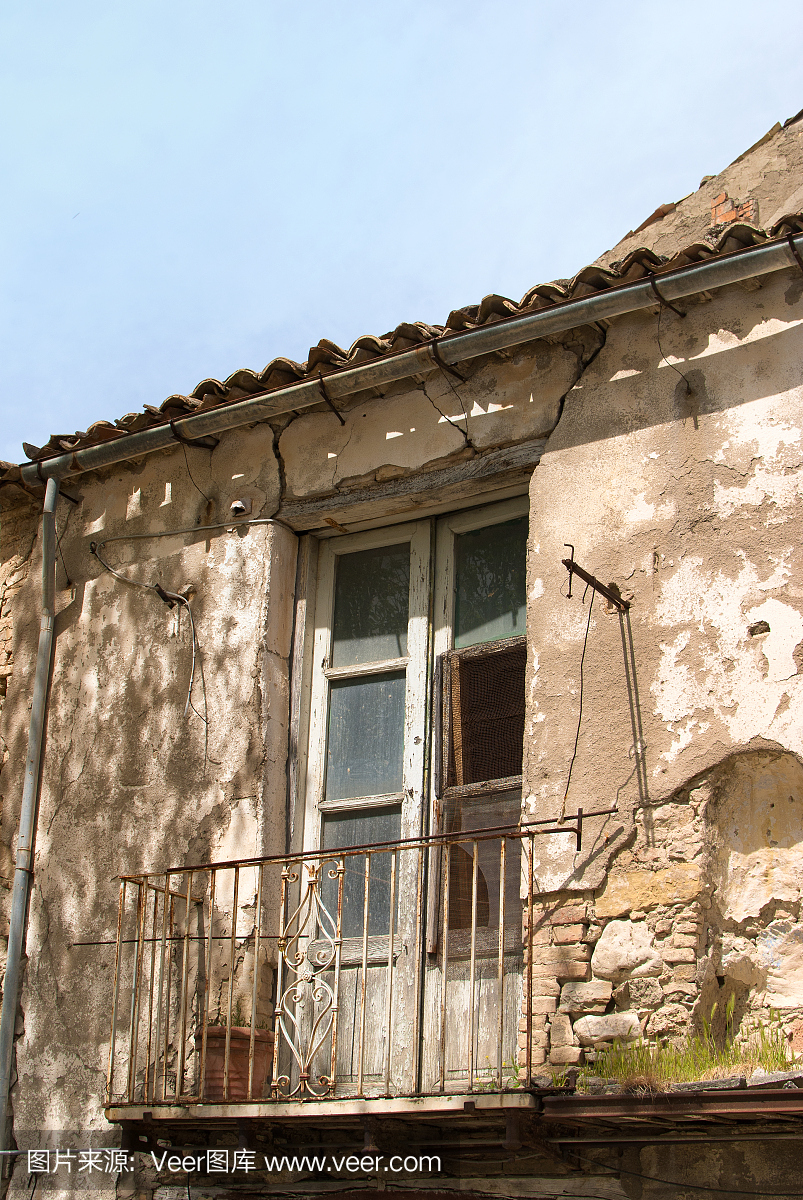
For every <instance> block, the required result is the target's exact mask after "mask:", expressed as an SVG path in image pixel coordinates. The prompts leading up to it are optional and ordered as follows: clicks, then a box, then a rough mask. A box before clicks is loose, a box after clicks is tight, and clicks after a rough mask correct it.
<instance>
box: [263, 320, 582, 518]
mask: <svg viewBox="0 0 803 1200" xmlns="http://www.w3.org/2000/svg"><path fill="white" fill-rule="evenodd" d="M597 342H598V338H597V337H596V336H595V335H594V334H592V333H590V332H589V331H587V336H586V337H584V338H581V337H580V336H575V338H573V339H570V338H567V339H566V342H565V344H563V343H559V342H556V343H555V344H554V345H548V344H547V343H546V342H538V343H534V344H533V345H531V346H528V347H525V348H523V349H519V350H517V351H515V352H510V353H505V354H504V355H494V356H489V357H488V358H486V359H484V360H477V362H474V363H471V362H469V363H465V364H461V367H460V373H461V374H462V375H464V376H465V380H464V381H461V380H460V379H458V378H457V377H455V376H453V375H450V374H449V373H448V372H447V371H433V372H430V373H429V374H428V375H427V376H426V377H423V376H422V377H419V378H418V380H417V381H416V382H415V383H413V384H412V385H409V384H408V385H405V386H404V387H401V386H397V387H395V388H392V389H391V390H390V392H389V394H387V395H384V396H381V397H379V398H376V397H373V398H366V396H365V395H363V396H357V397H354V398H353V399H352V401H351V403H350V404H349V405H345V404H344V405H343V406H342V415H343V418H344V421H345V424H343V425H341V424H340V422H339V421H338V419H337V417H336V416H335V414H334V413H331V412H313V413H308V414H304V415H302V416H300V417H298V418H296V419H295V420H294V421H293V422H292V423H291V424H290V425H288V426H287V428H286V429H285V430H284V431H283V433H282V434H281V437H280V439H279V449H280V452H281V456H282V460H283V464H284V470H285V474H286V480H287V492H286V494H287V496H289V497H299V498H300V497H311V496H317V495H326V494H330V493H332V492H333V491H336V490H338V489H339V488H340V487H344V486H349V485H350V486H353V485H354V484H355V483H369V482H373V481H374V480H376V481H380V482H381V481H383V480H387V479H394V478H400V477H402V476H404V475H408V474H411V473H414V472H418V471H426V470H428V469H432V468H433V467H437V466H440V465H443V464H445V463H448V462H451V461H456V460H459V459H460V458H462V457H471V456H472V455H473V454H475V453H481V452H482V451H484V450H487V449H489V448H491V447H495V446H503V445H509V444H512V443H516V442H520V441H525V440H530V439H534V438H538V437H544V436H545V435H547V434H548V433H549V432H550V431H551V430H552V429H553V428H554V425H555V422H556V421H557V419H558V415H559V412H560V406H561V401H562V398H563V396H564V394H565V393H566V392H567V391H568V389H569V388H571V387H572V385H573V384H574V382H575V380H576V379H577V378H578V375H579V374H580V373H581V371H582V363H583V360H584V358H586V357H587V356H589V355H590V354H592V353H593V352H594V350H595V349H596V345H597Z"/></svg>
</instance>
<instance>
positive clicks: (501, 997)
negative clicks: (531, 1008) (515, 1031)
mask: <svg viewBox="0 0 803 1200" xmlns="http://www.w3.org/2000/svg"><path fill="white" fill-rule="evenodd" d="M506 869H507V841H506V839H505V838H501V839H500V842H499V962H498V964H497V977H496V1008H497V1012H498V1014H499V1015H498V1018H497V1019H498V1021H499V1032H498V1035H497V1039H496V1084H497V1087H498V1088H499V1090H500V1091H501V1090H502V1067H503V1066H504V1057H503V1055H504V1033H505V888H506V884H507V880H506Z"/></svg>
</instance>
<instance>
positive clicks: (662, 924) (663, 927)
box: [655, 917, 672, 937]
mask: <svg viewBox="0 0 803 1200" xmlns="http://www.w3.org/2000/svg"><path fill="white" fill-rule="evenodd" d="M655 932H656V933H657V934H658V936H659V937H660V936H661V934H664V933H671V932H672V921H671V920H670V919H669V917H662V918H661V920H660V921H656V922H655Z"/></svg>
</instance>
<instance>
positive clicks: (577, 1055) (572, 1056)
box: [549, 1046, 583, 1066]
mask: <svg viewBox="0 0 803 1200" xmlns="http://www.w3.org/2000/svg"><path fill="white" fill-rule="evenodd" d="M582 1059H583V1051H582V1050H581V1049H580V1047H579V1046H557V1047H556V1048H555V1049H554V1050H550V1052H549V1061H550V1062H551V1063H554V1064H555V1066H574V1065H576V1064H577V1063H579V1062H582Z"/></svg>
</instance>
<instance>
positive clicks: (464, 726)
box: [444, 638, 527, 787]
mask: <svg viewBox="0 0 803 1200" xmlns="http://www.w3.org/2000/svg"><path fill="white" fill-rule="evenodd" d="M526 664H527V647H526V644H525V641H524V639H523V638H522V639H518V638H517V639H516V640H515V642H512V643H510V644H505V643H501V645H500V643H498V642H496V643H492V644H491V645H490V646H488V647H487V648H486V647H482V649H481V651H479V652H478V650H477V649H476V648H474V647H472V649H471V651H466V652H462V653H461V652H459V651H457V652H453V653H452V654H451V655H450V656H449V660H448V668H447V674H446V679H445V680H444V683H445V685H446V686H447V687H448V688H449V697H448V699H449V719H448V722H447V728H448V730H449V733H450V737H449V757H448V766H447V772H446V775H447V779H446V786H447V787H464V786H466V785H468V784H472V783H483V782H485V781H486V780H491V779H507V778H509V777H510V776H512V775H520V774H521V760H522V744H523V741H524V672H525V667H526Z"/></svg>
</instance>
